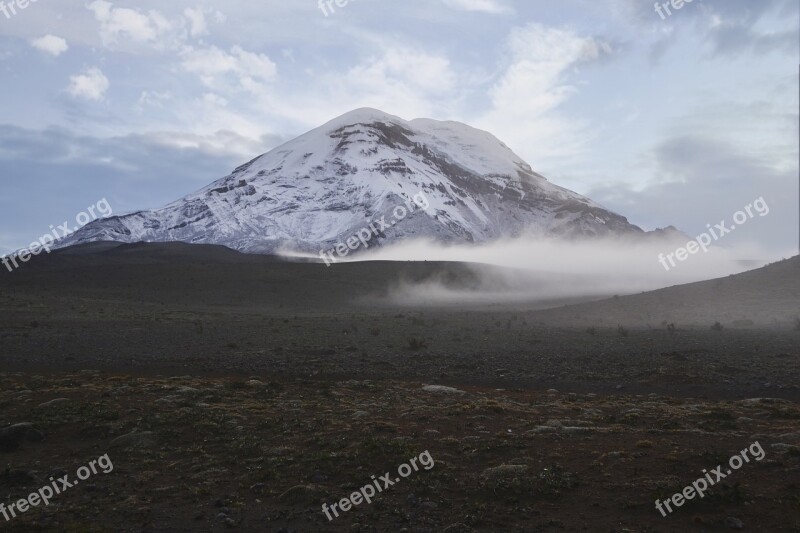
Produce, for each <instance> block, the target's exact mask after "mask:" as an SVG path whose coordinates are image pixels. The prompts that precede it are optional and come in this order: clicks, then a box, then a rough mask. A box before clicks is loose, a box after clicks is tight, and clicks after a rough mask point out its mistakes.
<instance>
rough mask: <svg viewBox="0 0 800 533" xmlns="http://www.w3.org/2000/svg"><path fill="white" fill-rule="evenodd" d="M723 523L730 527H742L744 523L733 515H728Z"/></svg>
mask: <svg viewBox="0 0 800 533" xmlns="http://www.w3.org/2000/svg"><path fill="white" fill-rule="evenodd" d="M723 524H725V527H728V528H730V529H744V523H743V522H742V521H741V520H739V519H738V518H736V517H735V516H729V517H728V518H726V519H725V521H724V522H723Z"/></svg>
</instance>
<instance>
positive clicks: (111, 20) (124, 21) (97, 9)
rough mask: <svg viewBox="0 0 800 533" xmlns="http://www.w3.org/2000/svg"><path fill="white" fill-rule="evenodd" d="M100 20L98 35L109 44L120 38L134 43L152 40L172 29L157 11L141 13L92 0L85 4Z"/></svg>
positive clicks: (100, 0) (101, 0)
mask: <svg viewBox="0 0 800 533" xmlns="http://www.w3.org/2000/svg"><path fill="white" fill-rule="evenodd" d="M87 7H88V8H89V9H90V10H91V11H92V12H93V13H94V16H95V19H96V20H97V21H98V22H100V37H101V38H102V40H103V44H105V45H106V46H110V45H113V44H117V43H119V42H120V41H121V40H122V39H129V40H131V41H133V42H136V43H145V42H154V41H156V39H157V38H158V37H160V36H161V35H163V34H165V33H167V32H168V31H169V30H171V29H172V24H170V22H169V21H168V20H167V19H166V18H165V17H164V16H163V15H162V14H161V13H160V12H158V11H156V10H151V11H149V12H147V13H142V12H140V11H137V10H135V9H128V8H123V7H118V8H115V7H114V5H113V4H112V3H111V2H107V1H105V0H94V1H93V2H91V3H90V4H89V5H88V6H87Z"/></svg>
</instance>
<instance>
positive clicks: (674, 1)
mask: <svg viewBox="0 0 800 533" xmlns="http://www.w3.org/2000/svg"><path fill="white" fill-rule="evenodd" d="M693 1H694V0H670V1H669V2H656V5H655V9H656V13H658V15H659V16H660V17H661V20H667V17H671V16H672V11H671V10H670V7H672V9H674V10H676V11H677V10H679V9H681V8H682V7H683V6H684V5H686V4H691V3H692V2H693ZM665 12H666V15H665V14H664V13H665Z"/></svg>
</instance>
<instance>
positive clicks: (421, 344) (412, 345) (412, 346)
mask: <svg viewBox="0 0 800 533" xmlns="http://www.w3.org/2000/svg"><path fill="white" fill-rule="evenodd" d="M427 347H428V343H427V342H425V341H424V340H422V339H418V338H416V337H412V338H410V339H408V349H409V350H411V351H414V352H418V351H420V350H424V349H425V348H427Z"/></svg>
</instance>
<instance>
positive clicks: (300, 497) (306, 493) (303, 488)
mask: <svg viewBox="0 0 800 533" xmlns="http://www.w3.org/2000/svg"><path fill="white" fill-rule="evenodd" d="M321 494H322V491H321V490H320V488H319V486H317V485H295V486H294V487H291V488H290V489H288V490H287V491H286V492H284V493H283V494H281V495H280V496H278V500H281V501H284V502H286V503H292V504H303V505H306V504H312V503H316V502H317V500H318V499H319V497H320V495H321Z"/></svg>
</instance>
